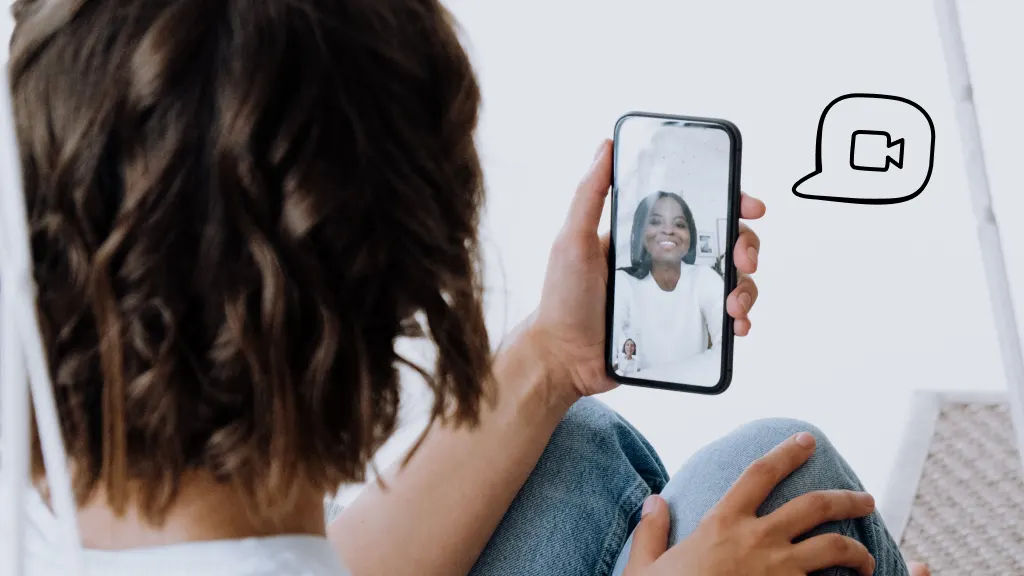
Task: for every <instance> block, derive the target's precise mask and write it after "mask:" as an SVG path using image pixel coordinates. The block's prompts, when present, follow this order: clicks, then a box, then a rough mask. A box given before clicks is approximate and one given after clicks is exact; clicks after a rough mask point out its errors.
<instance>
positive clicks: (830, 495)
mask: <svg viewBox="0 0 1024 576" xmlns="http://www.w3.org/2000/svg"><path fill="white" fill-rule="evenodd" d="M874 510H875V499H874V498H872V497H871V495H870V494H867V493H864V492H853V491H850V490H823V491H820V492H810V493H807V494H804V495H802V496H799V497H797V498H794V499H793V500H790V501H789V502H787V503H786V504H784V505H783V506H782V507H781V508H779V509H778V510H776V511H775V512H772V513H771V514H769V515H768V516H767V517H765V519H764V521H765V522H767V523H768V524H769V525H770V526H771V530H772V532H773V533H776V534H779V535H781V536H783V537H784V538H785V539H786V540H793V539H795V538H798V537H799V536H801V535H803V534H806V533H808V532H810V531H811V530H813V529H814V528H817V527H818V526H820V525H822V524H824V523H826V522H838V521H840V520H851V519H854V518H863V517H865V516H867V515H869V514H871V513H872V512H873V511H874Z"/></svg>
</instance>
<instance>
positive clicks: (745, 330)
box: [732, 318, 751, 336]
mask: <svg viewBox="0 0 1024 576" xmlns="http://www.w3.org/2000/svg"><path fill="white" fill-rule="evenodd" d="M750 328H751V324H750V319H749V318H739V319H737V320H733V321H732V331H733V333H734V334H736V335H737V336H746V335H747V334H750Z"/></svg>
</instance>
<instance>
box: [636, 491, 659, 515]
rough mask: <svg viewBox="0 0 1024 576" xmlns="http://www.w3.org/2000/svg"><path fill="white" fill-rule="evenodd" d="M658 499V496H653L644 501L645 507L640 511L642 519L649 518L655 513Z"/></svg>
mask: <svg viewBox="0 0 1024 576" xmlns="http://www.w3.org/2000/svg"><path fill="white" fill-rule="evenodd" d="M657 499H658V496H656V495H654V494H651V495H650V496H648V497H647V500H644V507H643V508H642V509H641V510H640V517H641V518H643V517H644V516H647V515H648V514H650V513H651V512H654V507H655V506H657V502H656V500H657Z"/></svg>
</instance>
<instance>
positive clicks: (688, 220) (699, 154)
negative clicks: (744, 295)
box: [605, 112, 741, 394]
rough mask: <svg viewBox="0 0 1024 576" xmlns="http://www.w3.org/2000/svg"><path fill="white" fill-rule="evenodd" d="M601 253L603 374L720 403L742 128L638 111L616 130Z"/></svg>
mask: <svg viewBox="0 0 1024 576" xmlns="http://www.w3.org/2000/svg"><path fill="white" fill-rule="evenodd" d="M614 148H615V153H614V164H613V180H612V200H611V205H612V208H611V213H612V226H611V245H610V250H609V251H608V298H607V302H608V304H607V312H606V317H607V328H606V334H605V336H606V339H605V341H606V342H607V348H606V351H605V360H606V361H605V364H606V370H607V372H608V375H609V376H610V377H612V378H613V379H614V380H616V381H618V382H622V383H624V384H633V385H637V386H646V387H650V388H660V389H665V390H676V391H680V392H695V393H699V394H721V393H722V392H724V391H725V390H726V389H727V388H728V387H729V384H730V383H731V382H732V351H733V339H734V335H733V323H732V319H731V318H730V317H729V315H728V313H727V312H726V309H725V302H726V298H727V297H728V295H729V293H730V292H732V290H733V289H734V288H735V287H736V276H737V275H736V267H735V264H734V261H733V253H732V252H733V246H734V245H735V244H736V238H737V236H738V234H739V203H740V151H741V139H740V131H739V129H738V128H736V126H735V125H734V124H732V123H731V122H728V121H726V120H717V119H711V118H696V117H687V116H670V115H666V114H652V113H645V112H631V113H629V114H626V115H625V116H623V117H622V118H620V119H619V121H618V122H617V123H616V125H615V146H614Z"/></svg>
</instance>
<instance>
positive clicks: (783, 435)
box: [736, 418, 831, 449]
mask: <svg viewBox="0 0 1024 576" xmlns="http://www.w3.org/2000/svg"><path fill="white" fill-rule="evenodd" d="M800 432H809V433H810V434H811V435H812V436H814V439H815V440H816V441H817V443H818V447H819V448H821V447H822V445H825V446H827V447H828V448H829V449H831V444H830V443H829V441H828V437H826V436H825V433H824V432H822V431H821V430H820V429H819V428H818V427H817V426H815V425H813V424H810V423H808V422H804V421H803V420H797V419H794V418H764V419H761V420H754V421H753V422H750V423H749V424H747V425H745V426H743V427H742V428H740V429H739V430H738V431H737V432H736V433H738V434H743V435H749V436H753V437H757V438H761V439H763V441H764V442H771V443H772V445H773V446H774V445H776V444H781V443H782V442H783V441H784V440H786V439H787V438H790V437H792V436H795V435H796V434H799V433H800Z"/></svg>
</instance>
